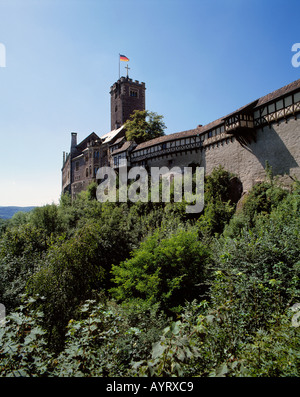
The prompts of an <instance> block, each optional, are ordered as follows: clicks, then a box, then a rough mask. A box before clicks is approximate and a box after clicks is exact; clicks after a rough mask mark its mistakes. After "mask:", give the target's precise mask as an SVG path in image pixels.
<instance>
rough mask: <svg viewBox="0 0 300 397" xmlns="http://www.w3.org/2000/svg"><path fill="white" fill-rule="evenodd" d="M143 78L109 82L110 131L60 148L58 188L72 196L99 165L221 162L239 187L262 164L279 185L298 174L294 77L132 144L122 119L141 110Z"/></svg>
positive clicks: (298, 89) (248, 183) (299, 109)
mask: <svg viewBox="0 0 300 397" xmlns="http://www.w3.org/2000/svg"><path fill="white" fill-rule="evenodd" d="M145 91H146V87H145V83H139V81H137V80H135V81H133V80H132V79H130V78H129V77H128V76H127V77H121V78H120V79H119V80H118V81H117V82H116V83H114V84H113V85H112V86H111V89H110V96H111V131H110V132H109V133H107V134H105V135H103V136H101V137H99V136H98V135H97V134H96V133H95V132H93V133H91V134H90V135H89V136H88V137H86V138H85V139H84V140H83V141H82V142H80V143H77V134H76V133H74V132H72V133H71V149H70V153H65V152H64V153H63V167H62V191H63V192H66V191H68V192H69V193H70V194H71V195H72V197H75V196H76V194H78V193H79V192H80V191H82V190H85V189H86V188H87V187H88V185H89V184H90V183H91V182H93V181H96V173H97V170H98V168H99V167H103V166H111V167H113V168H114V169H118V168H119V167H121V166H122V165H123V164H127V166H129V167H132V166H145V167H154V166H155V167H162V166H167V167H169V168H172V167H174V166H179V167H181V168H182V169H183V167H187V166H189V165H191V164H196V165H198V166H200V167H204V169H205V173H207V174H209V173H211V171H212V170H213V169H214V168H215V167H218V166H220V165H221V166H223V167H224V169H226V170H227V171H229V172H232V173H233V174H235V175H236V176H237V177H238V178H239V180H240V182H241V186H242V191H244V192H245V191H248V190H250V189H251V187H252V186H253V185H254V184H256V183H258V182H260V181H262V180H264V178H265V167H266V164H267V163H268V164H269V165H270V166H271V167H272V171H273V174H274V175H278V177H279V179H281V180H282V181H283V183H285V184H290V183H291V181H292V180H293V179H294V178H297V179H300V167H299V164H300V143H299V133H300V79H299V80H296V81H294V82H292V83H291V84H288V85H286V86H284V87H282V88H279V89H278V90H276V91H274V92H272V93H270V94H268V95H265V96H263V97H261V98H259V99H257V100H255V101H253V102H251V103H249V104H247V105H245V106H243V107H241V108H239V109H237V110H235V111H234V112H232V113H230V114H228V115H226V116H224V117H221V118H219V119H218V120H215V121H213V122H211V123H209V124H207V125H204V126H202V125H198V126H197V127H196V128H195V129H192V130H188V131H182V132H177V133H174V134H169V135H165V136H162V137H159V138H156V139H152V140H149V141H147V142H144V143H141V144H139V145H137V144H136V143H135V142H130V141H127V140H126V137H125V128H124V124H125V122H126V120H128V118H129V116H130V115H131V114H132V113H133V111H134V110H145Z"/></svg>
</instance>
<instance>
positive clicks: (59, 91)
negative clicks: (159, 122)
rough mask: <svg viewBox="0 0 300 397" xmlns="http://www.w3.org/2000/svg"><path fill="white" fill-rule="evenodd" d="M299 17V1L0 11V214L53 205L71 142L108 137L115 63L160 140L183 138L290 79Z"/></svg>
mask: <svg viewBox="0 0 300 397" xmlns="http://www.w3.org/2000/svg"><path fill="white" fill-rule="evenodd" d="M299 12H300V2H299V0H297V1H293V0H260V1H258V0H250V1H246V0H209V1H206V0H0V43H2V44H4V46H5V48H6V67H1V68H0V90H1V96H0V138H1V140H0V142H1V157H0V205H22V206H27V205H44V204H47V203H52V202H58V200H59V197H60V192H61V166H62V153H63V151H69V148H70V139H71V132H77V133H78V140H79V141H81V140H82V139H84V138H85V137H86V136H87V135H89V134H90V133H91V132H93V131H95V132H96V133H97V134H98V135H100V136H101V135H103V134H105V133H107V132H109V131H110V96H109V89H110V86H111V85H112V84H113V83H114V82H115V81H116V80H117V79H118V77H119V61H118V54H119V53H121V54H124V55H126V56H127V57H128V58H129V59H130V62H129V67H130V68H131V69H130V71H129V75H130V77H132V78H133V79H134V80H139V81H140V82H141V81H144V82H145V83H146V88H147V90H146V108H147V109H148V110H150V111H154V112H157V113H158V114H161V115H163V116H164V121H165V124H166V126H167V129H166V133H167V134H170V133H174V132H179V131H183V130H188V129H192V128H195V127H196V126H197V125H198V124H203V125H204V124H207V123H209V122H211V121H213V120H215V119H217V118H219V117H221V116H224V115H226V114H228V113H230V112H232V111H234V110H235V109H237V108H239V107H241V106H243V105H245V104H247V103H249V102H251V101H252V100H255V99H257V98H259V97H261V96H263V95H265V94H268V93H269V92H272V91H274V90H275V89H277V88H280V87H282V86H284V85H286V84H288V83H290V82H292V81H294V80H297V79H298V78H300V67H299V68H295V67H293V66H292V64H291V58H292V56H293V53H292V51H291V48H292V45H293V44H294V43H299V42H300V29H299V26H300V25H299ZM126 65H127V64H126V63H124V62H123V63H121V75H126V71H125V69H124V67H125V66H126Z"/></svg>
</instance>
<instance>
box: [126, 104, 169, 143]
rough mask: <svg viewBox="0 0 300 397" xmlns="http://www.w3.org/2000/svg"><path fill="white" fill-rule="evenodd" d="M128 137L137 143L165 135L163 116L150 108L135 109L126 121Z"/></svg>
mask: <svg viewBox="0 0 300 397" xmlns="http://www.w3.org/2000/svg"><path fill="white" fill-rule="evenodd" d="M125 128H126V139H127V140H128V141H135V142H136V143H137V144H139V143H142V142H146V141H149V140H150V139H154V138H158V137H160V136H163V135H165V134H164V129H165V128H166V126H165V123H164V122H163V116H159V115H158V114H157V113H155V112H149V111H148V110H135V111H134V113H133V114H132V115H131V116H130V118H129V120H128V121H127V122H126V123H125Z"/></svg>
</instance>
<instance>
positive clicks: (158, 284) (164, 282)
mask: <svg viewBox="0 0 300 397" xmlns="http://www.w3.org/2000/svg"><path fill="white" fill-rule="evenodd" d="M208 258H209V250H208V248H207V247H206V246H205V245H204V244H203V243H202V242H201V241H199V239H198V233H197V230H196V229H195V228H188V229H187V230H185V229H181V228H179V229H178V230H177V231H176V232H174V233H172V234H171V235H169V236H168V235H167V236H166V235H164V231H163V230H161V229H157V230H156V232H155V233H154V234H153V235H152V236H150V237H148V238H147V239H146V240H145V241H144V242H143V243H142V244H141V245H140V247H139V248H138V249H136V250H135V251H134V252H133V253H132V257H131V258H130V259H128V260H126V261H124V262H121V263H120V265H119V266H113V267H112V274H113V276H114V278H113V282H114V283H115V284H116V287H113V288H112V289H111V290H110V292H111V293H112V295H113V297H114V298H115V299H117V300H121V301H124V300H130V299H141V300H145V301H147V302H149V303H158V302H160V304H161V308H162V309H163V310H178V309H179V308H180V306H181V305H182V304H183V303H184V302H183V299H182V297H183V296H184V299H186V300H190V299H194V298H195V297H198V296H199V295H200V294H201V289H200V288H199V283H204V282H205V277H206V264H207V261H208ZM202 293H203V291H202Z"/></svg>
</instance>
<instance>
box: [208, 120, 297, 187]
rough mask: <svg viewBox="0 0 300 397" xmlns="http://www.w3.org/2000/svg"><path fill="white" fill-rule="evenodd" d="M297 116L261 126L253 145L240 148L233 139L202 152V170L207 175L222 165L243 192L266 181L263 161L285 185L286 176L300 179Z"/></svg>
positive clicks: (287, 179)
mask: <svg viewBox="0 0 300 397" xmlns="http://www.w3.org/2000/svg"><path fill="white" fill-rule="evenodd" d="M299 121H300V115H299V114H298V115H297V116H296V118H295V117H294V116H292V117H289V118H288V119H287V120H284V119H282V120H280V121H279V122H278V123H273V124H270V126H264V127H263V128H262V129H258V130H257V132H256V142H252V143H251V144H249V145H248V147H243V146H242V145H241V144H240V143H239V142H238V141H237V140H236V139H235V138H232V139H230V140H229V142H228V143H226V141H223V142H219V143H218V144H215V145H214V146H210V147H207V148H205V151H204V153H205V155H204V156H203V162H202V163H201V165H202V166H204V167H205V172H206V173H208V174H209V173H211V172H212V170H213V169H214V168H215V167H217V166H219V165H221V166H223V167H224V168H225V169H226V170H228V171H230V172H232V173H234V174H236V175H237V176H238V177H239V178H240V180H241V182H242V184H243V190H244V191H247V190H249V189H250V188H251V187H252V186H253V185H254V184H255V183H257V182H259V181H261V180H263V179H264V178H265V175H266V173H265V166H266V161H267V162H268V163H269V165H270V166H271V167H272V170H273V174H274V175H280V176H282V177H283V178H282V180H284V181H285V183H289V182H291V181H292V180H291V178H289V177H288V175H291V176H296V177H297V178H299V179H300V168H299V164H300V145H299V135H300V123H299Z"/></svg>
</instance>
